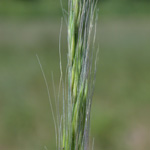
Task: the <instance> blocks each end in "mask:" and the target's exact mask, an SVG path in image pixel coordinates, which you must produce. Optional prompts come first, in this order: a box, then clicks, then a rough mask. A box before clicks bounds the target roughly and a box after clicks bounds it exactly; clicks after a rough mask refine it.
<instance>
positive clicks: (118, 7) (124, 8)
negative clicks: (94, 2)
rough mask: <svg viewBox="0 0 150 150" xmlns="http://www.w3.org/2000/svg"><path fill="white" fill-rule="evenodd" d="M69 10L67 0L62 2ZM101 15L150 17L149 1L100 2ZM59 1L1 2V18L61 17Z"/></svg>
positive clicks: (101, 0) (111, 0)
mask: <svg viewBox="0 0 150 150" xmlns="http://www.w3.org/2000/svg"><path fill="white" fill-rule="evenodd" d="M62 3H63V5H64V8H65V9H67V0H62ZM98 4H99V10H100V11H99V12H100V14H101V15H105V16H106V15H107V16H112V15H117V16H118V15H119V16H121V15H125V16H127V15H129V14H130V15H131V14H132V15H149V14H150V2H149V0H99V3H98ZM61 15H62V11H61V8H60V2H59V0H1V1H0V16H9V17H14V16H15V17H20V18H24V17H40V16H42V17H52V18H56V17H58V16H59V17H60V16H61Z"/></svg>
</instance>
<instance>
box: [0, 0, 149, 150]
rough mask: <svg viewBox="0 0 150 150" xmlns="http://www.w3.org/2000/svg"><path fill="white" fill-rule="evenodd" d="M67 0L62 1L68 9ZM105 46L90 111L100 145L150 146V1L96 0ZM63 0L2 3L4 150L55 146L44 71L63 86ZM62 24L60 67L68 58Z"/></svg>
mask: <svg viewBox="0 0 150 150" xmlns="http://www.w3.org/2000/svg"><path fill="white" fill-rule="evenodd" d="M66 2H67V0H63V4H64V7H65V8H66V9H67V3H66ZM98 7H99V22H98V26H97V40H96V45H99V47H100V53H99V63H98V68H97V70H98V71H97V78H96V87H95V94H94V98H93V106H92V116H91V125H92V127H91V138H92V137H95V150H100V149H101V150H149V149H150V133H149V131H150V119H149V116H150V109H149V108H150V69H149V68H150V59H149V58H150V42H149V41H150V17H149V16H150V3H149V1H146V0H99V4H98ZM61 16H62V11H61V7H60V2H59V0H1V1H0V150H44V146H45V145H46V146H47V147H48V149H49V150H55V141H54V140H55V138H54V135H55V133H54V126H53V121H52V116H51V112H50V107H49V103H48V98H47V92H46V88H45V83H44V80H43V77H42V73H41V70H40V67H39V64H38V62H37V59H36V54H38V55H39V57H40V59H41V63H42V65H43V69H44V70H45V74H46V77H47V79H48V84H49V86H50V92H51V96H52V100H53V103H54V95H53V93H54V92H53V86H52V81H51V72H52V71H53V73H54V79H55V86H56V92H57V91H58V88H59V87H58V85H59V77H60V71H59V54H58V48H59V45H58V43H59V40H58V39H59V30H60V20H61V19H60V18H61ZM66 34H67V31H66V24H65V21H64V25H63V30H62V45H61V47H62V58H63V59H62V62H63V68H64V66H65V64H66V59H67V54H66V53H67V37H66Z"/></svg>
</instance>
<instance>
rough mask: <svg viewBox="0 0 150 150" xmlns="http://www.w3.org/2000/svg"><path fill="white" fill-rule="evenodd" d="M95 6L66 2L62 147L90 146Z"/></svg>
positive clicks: (88, 0) (87, 0)
mask: <svg viewBox="0 0 150 150" xmlns="http://www.w3.org/2000/svg"><path fill="white" fill-rule="evenodd" d="M95 8H96V0H69V3H68V67H67V68H68V92H67V94H68V97H67V110H66V108H65V112H64V113H63V115H62V122H63V123H62V133H61V135H60V136H61V137H60V138H61V141H62V142H61V145H62V147H61V148H60V149H62V150H90V149H92V148H90V147H89V130H90V111H91V102H92V95H93V88H94V87H93V85H94V78H95V71H92V66H93V65H92V62H93V51H94V48H93V47H90V43H91V36H92V35H93V34H91V33H92V28H93V20H94V18H95V17H94V16H95ZM94 36H95V34H94ZM94 40H95V37H93V41H94ZM93 72H94V73H93Z"/></svg>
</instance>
